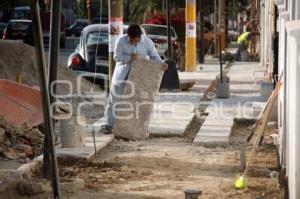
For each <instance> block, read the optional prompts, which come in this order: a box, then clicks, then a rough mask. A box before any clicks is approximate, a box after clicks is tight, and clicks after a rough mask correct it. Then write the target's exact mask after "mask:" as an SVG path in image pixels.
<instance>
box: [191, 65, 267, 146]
mask: <svg viewBox="0 0 300 199" xmlns="http://www.w3.org/2000/svg"><path fill="white" fill-rule="evenodd" d="M259 69H262V67H261V66H260V64H259V63H235V64H234V65H233V66H232V67H231V69H230V72H229V76H230V79H231V80H230V90H231V96H230V98H228V99H213V100H212V101H211V102H210V104H209V106H208V107H207V109H206V110H205V112H206V113H208V117H207V118H206V119H205V122H204V123H203V125H202V127H201V129H200V131H199V132H198V134H197V136H196V137H195V139H194V144H205V145H215V144H217V145H218V144H222V145H223V144H227V143H228V142H229V138H230V134H231V131H232V127H233V125H234V119H235V118H248V119H253V118H255V116H256V115H257V114H254V113H255V102H261V101H263V99H262V98H261V96H260V91H259V89H257V88H256V87H254V84H253V82H254V76H253V74H254V71H256V70H259Z"/></svg>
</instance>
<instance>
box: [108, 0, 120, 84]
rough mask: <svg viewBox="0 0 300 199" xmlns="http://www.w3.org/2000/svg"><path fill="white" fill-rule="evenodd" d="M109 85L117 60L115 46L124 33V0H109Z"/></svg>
mask: <svg viewBox="0 0 300 199" xmlns="http://www.w3.org/2000/svg"><path fill="white" fill-rule="evenodd" d="M108 13H109V27H110V31H109V85H111V79H112V76H113V73H114V69H115V65H116V62H115V61H114V48H115V45H116V42H117V39H118V38H119V37H120V36H122V35H123V0H109V1H108ZM112 29H115V30H119V32H114V31H111V30H112Z"/></svg>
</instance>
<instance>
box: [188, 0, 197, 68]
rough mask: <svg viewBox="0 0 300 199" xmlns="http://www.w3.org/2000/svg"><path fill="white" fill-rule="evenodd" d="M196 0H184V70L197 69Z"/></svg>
mask: <svg viewBox="0 0 300 199" xmlns="http://www.w3.org/2000/svg"><path fill="white" fill-rule="evenodd" d="M196 38H197V30H196V0H186V35H185V71H187V72H194V71H196V69H197V43H196Z"/></svg>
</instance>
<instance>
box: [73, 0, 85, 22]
mask: <svg viewBox="0 0 300 199" xmlns="http://www.w3.org/2000/svg"><path fill="white" fill-rule="evenodd" d="M76 15H77V16H78V17H80V18H87V6H86V0H77V5H76Z"/></svg>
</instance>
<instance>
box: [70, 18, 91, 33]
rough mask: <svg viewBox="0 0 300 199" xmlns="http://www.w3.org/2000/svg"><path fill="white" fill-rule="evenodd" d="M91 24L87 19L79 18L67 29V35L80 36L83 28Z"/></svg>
mask: <svg viewBox="0 0 300 199" xmlns="http://www.w3.org/2000/svg"><path fill="white" fill-rule="evenodd" d="M88 25H89V21H88V20H87V19H78V20H76V21H75V23H74V24H72V25H71V26H70V27H69V28H67V29H66V36H67V37H69V36H73V37H79V36H80V34H81V31H82V30H83V28H85V27H86V26H88Z"/></svg>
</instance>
